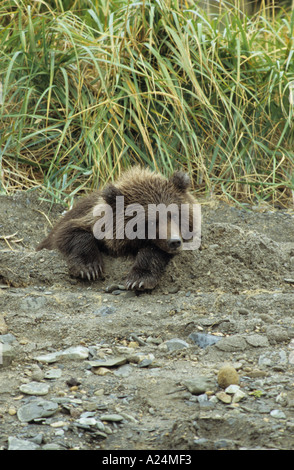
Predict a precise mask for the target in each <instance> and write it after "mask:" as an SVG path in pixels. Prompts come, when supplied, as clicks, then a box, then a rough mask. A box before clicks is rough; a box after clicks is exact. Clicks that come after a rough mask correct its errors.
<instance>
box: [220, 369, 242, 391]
mask: <svg viewBox="0 0 294 470" xmlns="http://www.w3.org/2000/svg"><path fill="white" fill-rule="evenodd" d="M239 381H240V379H239V375H238V372H237V371H236V369H235V368H234V367H233V366H230V365H226V366H224V367H222V368H221V369H220V370H219V372H218V374H217V382H218V384H219V386H220V387H221V388H227V387H228V386H229V385H239Z"/></svg>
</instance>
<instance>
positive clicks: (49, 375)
mask: <svg viewBox="0 0 294 470" xmlns="http://www.w3.org/2000/svg"><path fill="white" fill-rule="evenodd" d="M61 375H62V371H61V369H49V370H47V371H46V372H45V374H44V379H47V380H55V379H60V377H61Z"/></svg>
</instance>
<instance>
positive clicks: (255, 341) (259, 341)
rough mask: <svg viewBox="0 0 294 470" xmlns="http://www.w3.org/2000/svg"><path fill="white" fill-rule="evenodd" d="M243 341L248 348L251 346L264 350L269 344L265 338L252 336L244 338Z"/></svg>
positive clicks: (256, 335)
mask: <svg viewBox="0 0 294 470" xmlns="http://www.w3.org/2000/svg"><path fill="white" fill-rule="evenodd" d="M245 340H246V342H247V343H248V344H249V345H250V346H253V347H254V348H264V347H267V346H269V342H268V339H267V337H266V336H262V335H258V334H254V335H249V336H246V338H245Z"/></svg>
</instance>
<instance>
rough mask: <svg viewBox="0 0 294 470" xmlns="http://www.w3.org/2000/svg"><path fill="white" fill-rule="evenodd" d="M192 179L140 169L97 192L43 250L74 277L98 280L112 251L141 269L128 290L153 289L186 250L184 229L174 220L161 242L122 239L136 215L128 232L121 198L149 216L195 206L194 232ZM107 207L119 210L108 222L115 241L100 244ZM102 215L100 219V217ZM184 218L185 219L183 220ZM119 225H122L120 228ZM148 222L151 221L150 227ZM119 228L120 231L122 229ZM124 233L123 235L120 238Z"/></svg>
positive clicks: (65, 219)
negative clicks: (53, 253)
mask: <svg viewBox="0 0 294 470" xmlns="http://www.w3.org/2000/svg"><path fill="white" fill-rule="evenodd" d="M189 186H190V179H189V176H188V175H187V174H185V173H182V172H176V173H174V174H173V175H172V177H171V178H170V179H166V178H165V177H163V176H162V175H160V174H157V173H154V172H152V171H150V170H148V169H142V168H141V167H134V168H132V169H131V170H129V171H126V172H125V173H123V175H122V176H121V177H120V178H119V179H118V180H117V182H116V183H115V184H108V185H107V186H106V187H105V188H104V189H103V190H102V191H96V192H94V193H92V194H91V195H90V196H88V197H86V198H84V199H82V200H81V201H79V202H78V203H77V205H76V206H75V207H74V208H73V209H72V210H70V211H69V212H67V213H66V214H65V215H64V216H63V217H62V218H61V220H60V221H59V222H58V223H57V224H56V225H55V227H53V230H52V231H51V233H50V234H49V235H48V237H47V238H45V240H43V241H42V242H41V243H40V244H39V245H38V247H37V250H42V249H43V248H46V249H49V250H54V249H55V250H59V251H60V252H61V253H62V255H63V256H64V258H65V260H66V261H67V264H68V267H69V271H70V273H71V274H72V275H73V276H76V277H82V278H88V279H89V280H91V279H93V280H95V279H98V278H99V277H102V276H103V258H102V254H101V252H103V251H108V252H110V253H112V254H114V255H117V256H120V255H127V254H133V255H135V256H136V258H135V263H134V265H133V267H132V269H131V271H130V272H129V274H128V276H127V279H126V287H127V288H128V289H139V290H143V289H153V288H154V287H155V286H156V285H157V283H158V281H159V279H160V277H161V275H162V274H163V272H164V269H165V267H166V266H167V264H168V262H169V261H170V259H171V258H172V257H173V256H174V255H175V254H177V253H178V252H179V251H181V249H182V244H183V241H184V240H185V239H186V237H185V234H183V233H179V227H178V224H177V225H176V226H175V222H174V221H173V217H172V214H171V216H170V217H169V218H168V224H167V235H166V237H165V238H164V239H160V238H159V235H158V234H159V229H160V227H158V226H157V225H158V221H157V222H156V220H155V221H154V223H155V224H156V223H157V225H156V238H155V239H148V238H147V239H139V238H135V239H132V240H129V239H127V238H126V237H124V238H120V237H119V233H121V232H120V230H121V229H124V228H125V226H126V224H127V223H128V222H129V221H130V220H131V219H132V217H133V216H132V215H129V216H125V217H124V219H123V222H122V223H124V224H125V225H124V227H120V225H119V224H120V222H119V220H120V219H121V217H120V214H116V210H115V209H116V201H117V199H116V198H117V196H123V197H124V207H127V206H129V205H131V204H140V205H141V206H142V207H143V208H144V209H145V213H146V214H147V212H148V205H149V204H155V205H158V204H165V205H166V206H168V205H170V204H176V205H177V206H178V207H180V205H181V204H187V203H188V204H189V205H190V206H188V207H190V209H189V217H190V219H189V229H190V230H192V227H193V225H192V224H193V219H192V205H193V204H195V203H196V201H195V199H194V198H193V196H192V195H191V194H190V193H189V191H188V188H189ZM105 204H107V205H109V206H111V207H112V209H113V217H111V220H110V219H109V220H108V219H107V218H105V233H106V234H107V233H108V230H110V228H113V238H112V239H109V238H108V237H107V236H106V237H105V238H104V239H100V240H98V239H97V238H95V236H94V234H93V231H94V233H95V223H97V222H98V223H99V221H101V211H100V212H99V209H103V206H105ZM97 214H98V215H97ZM180 216H181V214H180ZM117 222H118V224H117ZM144 222H145V221H144ZM117 225H118V226H117ZM117 229H118V231H119V233H117V232H116V230H117Z"/></svg>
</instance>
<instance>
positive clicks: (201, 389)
mask: <svg viewBox="0 0 294 470" xmlns="http://www.w3.org/2000/svg"><path fill="white" fill-rule="evenodd" d="M183 385H184V386H185V387H187V389H188V390H189V392H190V393H192V395H201V394H202V393H205V392H207V391H208V390H213V389H214V388H215V385H214V383H213V381H212V379H210V378H208V377H205V376H201V375H199V376H197V377H193V378H192V379H188V380H185V381H184V382H183Z"/></svg>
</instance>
